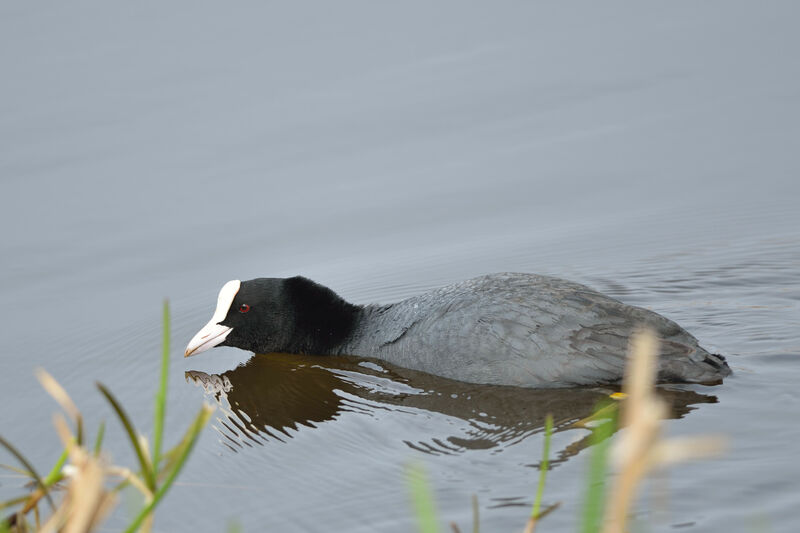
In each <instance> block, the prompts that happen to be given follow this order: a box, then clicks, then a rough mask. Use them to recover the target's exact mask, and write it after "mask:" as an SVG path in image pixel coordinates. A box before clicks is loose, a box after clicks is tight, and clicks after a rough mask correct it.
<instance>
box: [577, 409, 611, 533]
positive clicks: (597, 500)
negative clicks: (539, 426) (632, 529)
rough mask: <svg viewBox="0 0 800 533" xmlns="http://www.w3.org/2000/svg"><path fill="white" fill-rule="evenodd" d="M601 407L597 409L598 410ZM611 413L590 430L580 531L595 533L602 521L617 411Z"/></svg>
mask: <svg viewBox="0 0 800 533" xmlns="http://www.w3.org/2000/svg"><path fill="white" fill-rule="evenodd" d="M600 410H601V409H597V411H600ZM609 414H611V420H609V421H605V422H602V423H601V424H600V425H598V426H597V427H595V428H594V429H593V430H592V437H591V449H592V455H591V457H590V459H589V477H588V480H587V486H586V496H585V501H584V504H583V519H582V522H581V532H582V533H596V532H597V531H600V529H601V526H602V525H603V524H602V521H603V514H604V510H605V501H606V487H605V478H606V471H607V469H608V456H609V452H610V450H611V436H612V435H613V434H614V430H615V429H616V427H617V416H616V415H617V411H616V409H614V410H613V412H611V413H609Z"/></svg>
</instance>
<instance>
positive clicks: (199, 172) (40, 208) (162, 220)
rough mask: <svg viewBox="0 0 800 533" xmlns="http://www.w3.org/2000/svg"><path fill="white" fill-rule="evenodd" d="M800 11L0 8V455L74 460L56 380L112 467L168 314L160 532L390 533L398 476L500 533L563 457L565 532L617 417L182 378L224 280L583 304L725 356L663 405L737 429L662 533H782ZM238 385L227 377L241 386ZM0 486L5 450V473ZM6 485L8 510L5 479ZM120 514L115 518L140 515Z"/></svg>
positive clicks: (327, 366)
mask: <svg viewBox="0 0 800 533" xmlns="http://www.w3.org/2000/svg"><path fill="white" fill-rule="evenodd" d="M797 15H798V9H797V7H796V6H795V4H793V3H791V2H785V3H777V2H776V3H771V4H769V6H766V5H760V4H755V3H731V2H706V3H703V4H702V5H699V4H685V5H683V4H681V5H675V4H670V5H650V6H645V5H643V4H637V5H635V6H634V5H624V6H623V5H622V4H613V3H612V4H609V3H603V4H602V5H600V4H595V3H588V2H587V3H585V4H583V5H575V4H569V5H567V4H564V5H561V4H559V5H549V6H548V5H541V4H525V5H521V4H511V3H509V4H504V5H491V6H490V5H488V4H486V5H481V4H471V5H464V4H463V3H441V4H437V5H435V6H431V5H429V4H428V3H409V2H405V3H403V4H402V5H401V4H398V5H394V6H386V5H380V6H379V5H376V4H373V3H366V2H365V3H341V2H339V3H336V4H324V3H323V4H321V5H317V6H314V7H313V8H312V7H310V6H301V5H294V4H292V5H273V4H262V3H255V2H253V3H243V4H239V5H237V6H235V7H231V6H222V5H219V4H215V3H212V2H199V3H198V2H192V3H183V4H182V3H180V2H173V3H171V4H169V5H160V4H159V5H158V6H156V5H155V4H152V5H146V4H137V5H136V6H124V7H120V6H116V5H110V4H106V3H102V2H84V3H82V4H80V5H76V4H72V5H66V4H65V5H61V4H55V3H51V4H27V3H25V4H23V3H17V4H12V3H6V4H4V5H3V6H2V7H0V66H1V67H2V72H3V77H2V83H0V117H2V121H0V187H1V189H0V222H2V227H3V228H4V231H3V234H2V256H0V268H1V269H2V270H0V272H1V273H2V275H1V276H0V294H1V295H2V305H0V323H2V324H3V335H2V341H0V342H2V344H1V345H0V357H2V371H0V405H3V408H2V411H0V412H1V413H2V422H3V423H2V434H3V436H5V437H7V438H8V439H10V440H11V441H12V442H14V443H16V444H17V445H18V446H19V447H20V448H21V449H23V450H24V451H25V452H26V454H28V455H29V456H30V457H31V458H32V459H33V460H34V461H35V462H36V463H37V464H39V465H41V467H42V468H43V469H44V468H45V467H46V466H47V465H49V464H50V462H51V461H53V460H54V458H55V456H56V455H57V453H58V451H59V446H58V441H57V438H56V436H55V433H54V432H53V431H52V429H51V427H50V426H51V424H50V414H51V412H52V411H53V410H54V409H55V408H56V407H55V404H54V403H53V401H52V400H51V399H49V397H47V396H46V394H45V393H44V392H43V391H41V390H40V388H39V387H38V385H37V383H36V381H35V378H34V377H33V370H34V368H36V367H44V368H46V369H47V370H48V371H50V372H51V373H52V374H53V375H54V376H55V377H56V378H58V379H59V380H60V381H61V383H63V384H64V385H65V387H66V388H67V389H68V390H69V391H70V393H71V394H72V396H73V398H74V399H75V401H76V402H77V403H78V405H79V406H80V407H81V408H82V410H83V411H84V412H85V413H86V414H87V419H88V420H87V423H88V424H89V426H90V427H95V426H96V424H97V423H98V422H99V421H100V420H101V419H106V420H107V421H108V422H109V429H108V432H107V445H108V448H109V449H110V450H112V452H113V454H114V458H115V459H116V460H117V461H118V462H121V463H124V464H133V457H132V456H131V454H130V452H129V451H128V450H127V445H126V444H125V442H124V436H123V434H122V431H121V428H119V427H118V426H117V423H116V421H115V420H114V419H113V418H112V414H111V413H110V411H109V409H108V408H107V406H106V405H105V404H104V402H103V400H102V399H101V397H100V395H99V393H97V391H96V390H95V388H94V381H95V380H99V381H102V382H103V383H105V384H106V385H108V386H109V387H110V388H111V389H112V390H113V391H115V393H116V394H117V395H118V396H119V398H120V399H121V401H122V402H123V403H124V404H125V405H126V407H127V408H128V410H129V412H130V414H131V416H132V417H133V418H134V420H136V421H137V423H138V424H139V425H140V428H141V429H142V430H143V431H146V432H149V431H150V429H151V428H150V426H149V422H148V421H149V420H150V419H151V414H152V397H153V393H154V388H155V385H156V375H157V372H158V353H159V345H160V305H161V300H162V298H164V297H169V298H170V301H171V303H172V309H173V338H174V344H175V346H174V349H173V352H174V357H173V359H172V361H171V376H170V393H169V410H168V414H167V432H166V438H167V442H174V441H175V440H176V439H177V438H178V437H179V435H180V434H181V432H182V431H183V429H184V427H185V426H186V425H187V424H188V421H189V419H190V417H191V416H192V415H193V414H194V413H195V412H196V411H197V409H198V407H199V405H200V402H201V400H202V399H204V398H205V399H207V400H208V401H211V402H212V403H214V404H215V405H217V406H218V409H217V412H216V414H215V415H214V418H213V419H212V423H211V424H210V426H209V427H208V428H207V430H206V431H205V432H204V433H203V436H202V438H201V440H200V442H199V444H198V447H197V449H196V451H195V453H194V455H193V456H192V458H191V460H190V462H189V463H188V465H187V468H186V470H185V471H184V473H183V474H182V475H181V477H180V480H179V483H178V485H177V486H176V487H175V488H174V489H173V491H172V492H171V493H170V494H169V497H168V498H167V499H166V500H165V502H164V504H163V506H162V507H161V508H159V510H158V512H157V518H156V530H157V531H184V530H191V529H196V530H203V531H206V530H209V531H222V530H224V529H225V527H226V525H227V524H228V523H229V522H230V521H231V520H236V521H239V522H240V523H241V524H242V525H243V526H244V529H245V531H261V530H264V529H269V530H273V531H320V530H327V531H409V530H412V528H413V525H412V520H413V519H412V517H411V513H410V511H409V507H408V499H407V490H406V485H405V481H404V471H405V468H406V465H407V464H409V463H410V462H413V461H419V462H422V463H423V464H424V465H425V467H426V468H427V470H428V472H429V474H430V476H431V478H432V483H433V485H434V487H435V490H436V495H437V505H438V507H439V510H440V512H441V515H442V517H443V519H444V520H447V521H451V520H452V521H456V522H458V523H459V524H461V527H462V529H466V528H467V525H468V523H469V520H470V515H471V508H470V496H471V495H472V494H477V495H478V498H479V501H480V510H481V516H482V521H483V525H484V529H485V530H486V531H516V530H518V529H520V528H521V527H522V524H524V521H525V519H526V516H527V513H528V505H529V504H530V502H531V500H532V497H533V493H534V486H535V483H536V480H537V477H538V471H537V470H536V464H537V462H538V460H539V455H540V450H541V428H542V421H543V417H544V415H545V413H546V412H553V413H554V415H555V418H556V422H557V425H558V427H559V431H558V432H557V433H556V434H555V436H554V442H553V450H554V452H555V453H557V456H556V457H557V458H556V462H555V465H556V466H555V467H554V469H553V470H552V472H551V474H550V476H549V478H548V485H547V489H546V492H545V502H544V503H545V504H551V503H554V502H562V506H561V508H560V509H559V510H557V511H556V512H555V513H553V514H551V515H550V516H548V517H547V519H546V522H545V523H544V524H543V527H544V526H545V525H546V527H545V529H546V530H547V531H574V530H575V529H576V517H577V516H578V513H579V509H580V505H581V498H582V489H583V485H584V479H585V473H586V466H587V453H586V449H585V447H586V444H587V443H586V440H585V439H586V436H587V432H586V431H585V430H583V429H577V428H574V427H570V425H571V424H572V423H573V422H574V421H576V420H578V419H580V418H581V417H583V416H586V414H587V413H588V412H589V411H590V410H591V406H592V405H593V402H594V401H595V399H596V397H597V396H599V395H602V391H600V392H597V391H557V392H553V391H549V392H546V393H542V392H539V391H528V390H514V389H503V388H492V387H487V388H484V387H476V386H472V385H469V386H467V385H463V384H458V383H452V382H447V381H444V380H441V379H436V378H433V377H430V376H425V375H420V374H417V373H413V372H408V371H405V370H403V369H396V368H389V367H387V366H383V365H378V366H376V365H373V364H370V365H364V364H360V363H361V362H360V361H358V360H348V359H329V360H324V361H322V360H306V359H302V360H296V361H295V360H286V359H281V358H265V357H257V358H255V359H250V355H249V354H247V353H245V352H241V351H236V350H232V349H215V350H214V351H212V352H209V353H206V354H202V355H201V356H198V357H195V358H192V359H189V360H184V359H182V358H181V356H180V353H181V350H182V348H183V346H184V345H185V343H186V342H188V340H189V339H190V338H191V336H192V335H193V334H194V333H195V332H196V331H197V329H198V328H199V327H201V326H202V325H203V324H205V322H206V321H207V320H208V317H209V316H210V315H211V313H212V311H213V306H214V302H215V298H216V293H217V291H218V290H219V288H220V286H221V285H222V283H224V282H225V281H227V280H229V279H232V278H238V279H248V278H251V277H256V276H284V275H294V274H303V275H306V276H309V277H311V278H313V279H315V280H317V281H319V282H322V283H325V284H326V285H329V286H330V287H332V288H334V289H335V290H337V291H338V292H340V294H342V295H343V296H344V297H346V298H348V299H350V300H352V301H355V302H359V303H364V302H373V301H374V302H389V301H392V300H395V299H398V298H401V297H404V296H409V295H412V294H416V293H418V292H420V291H422V290H425V289H428V288H432V287H436V286H439V285H442V284H445V283H448V282H451V281H456V280H460V279H464V278H466V277H469V276H473V275H478V274H482V273H487V272H494V271H507V270H512V271H530V272H537V273H543V274H551V275H558V276H562V277H566V278H569V279H572V280H574V281H578V282H582V283H587V284H589V285H591V286H593V287H595V288H597V289H599V290H602V291H604V292H606V293H608V294H610V295H612V296H615V297H617V298H620V299H622V300H623V301H625V302H628V303H631V304H636V305H642V306H646V307H649V308H652V309H654V310H656V311H658V312H661V313H663V314H665V315H667V316H669V317H670V318H672V319H674V320H676V321H678V322H679V323H680V324H681V325H683V326H684V327H686V328H687V329H689V330H690V331H691V332H692V333H694V334H695V335H696V336H697V337H698V338H699V339H701V341H702V342H703V344H704V345H705V346H706V347H708V348H711V349H714V350H716V351H719V352H721V353H724V354H726V355H727V356H728V358H729V361H730V363H731V366H732V368H733V370H734V376H733V377H732V378H730V379H728V380H726V382H725V384H724V385H722V386H719V387H702V386H675V387H670V388H668V389H665V391H664V394H665V395H667V396H668V398H669V400H670V403H671V405H672V418H671V419H670V420H669V421H667V422H666V423H665V426H666V431H667V433H668V434H669V435H676V436H689V435H697V434H705V433H722V434H727V435H729V437H730V439H731V447H730V449H729V451H728V452H727V453H726V454H725V455H724V456H722V457H720V458H718V459H715V460H709V461H703V462H698V463H693V464H691V465H686V466H679V467H676V468H674V469H672V470H670V472H669V474H668V480H667V481H666V484H667V485H668V487H669V504H668V506H667V508H666V509H664V510H662V509H660V508H659V507H658V506H657V505H653V504H652V502H650V501H649V500H647V499H644V500H643V501H641V502H640V503H639V504H638V506H637V515H636V516H637V519H638V520H640V521H643V522H651V523H652V525H651V529H652V530H654V531H671V530H672V529H673V528H674V527H677V526H681V527H682V528H684V529H687V530H690V531H691V530H693V531H704V532H705V531H720V532H722V531H725V532H727V531H752V530H771V531H791V530H793V529H794V527H795V524H796V523H797V521H798V512H797V505H796V503H797V495H798V494H799V493H800V481H798V480H799V479H800V466H798V462H797V461H796V454H795V452H794V449H795V448H794V447H795V446H796V444H795V443H796V442H797V441H798V440H799V439H800V429H798V428H800V424H798V422H800V395H799V394H798V392H797V386H796V382H797V380H798V378H799V377H800V369H798V364H797V355H798V353H800V335H799V334H798V331H799V329H798V326H800V304H799V303H798V301H799V300H800V215H799V214H798V209H797V205H798V200H799V199H800V181H799V180H798V179H797V176H798V174H800V172H799V171H800V158H798V156H797V153H798V152H797V149H796V140H797V139H798V138H799V137H800V136H799V134H800V131H799V130H800V126H798V125H800V105H798V104H799V103H800V72H799V71H800V64H798V62H797V61H796V53H795V51H796V50H797V49H798V45H799V44H800V43H799V42H798V41H800V37H798V33H797V31H796V24H795V22H794V21H796V20H797ZM240 365H243V366H240ZM0 462H4V463H7V462H11V458H10V457H7V456H6V455H2V454H0ZM2 476H3V477H0V498H4V497H9V496H12V495H16V494H17V493H18V492H19V490H20V486H21V484H22V480H20V479H19V478H16V477H14V476H10V475H5V474H3V475H2ZM126 519H127V511H126V510H125V506H123V507H122V509H121V510H120V511H119V512H118V513H117V514H116V515H115V516H113V517H112V519H111V520H110V521H109V526H110V529H112V530H113V529H115V528H119V527H122V526H123V525H124V524H125V523H126ZM760 528H761V529H760Z"/></svg>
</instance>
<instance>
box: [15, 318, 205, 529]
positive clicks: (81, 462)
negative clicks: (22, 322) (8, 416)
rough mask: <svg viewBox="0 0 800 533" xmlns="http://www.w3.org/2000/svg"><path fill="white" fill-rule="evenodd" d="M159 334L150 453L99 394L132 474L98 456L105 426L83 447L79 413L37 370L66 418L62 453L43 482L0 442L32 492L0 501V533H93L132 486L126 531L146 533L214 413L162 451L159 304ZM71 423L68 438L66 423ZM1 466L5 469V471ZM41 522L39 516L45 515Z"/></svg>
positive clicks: (59, 423) (165, 366)
mask: <svg viewBox="0 0 800 533" xmlns="http://www.w3.org/2000/svg"><path fill="white" fill-rule="evenodd" d="M163 324H164V336H163V343H162V353H161V375H160V381H159V385H158V388H157V392H156V398H155V414H154V423H153V445H152V452H151V447H150V443H149V441H148V440H147V438H146V437H145V436H144V435H142V434H141V433H139V432H138V431H137V430H136V427H135V426H134V425H133V423H132V421H131V420H130V417H128V414H127V413H126V411H125V409H124V408H123V406H122V404H121V403H120V402H119V401H118V400H117V399H116V397H115V396H114V395H113V394H112V393H111V391H110V390H109V389H108V388H107V387H105V386H104V385H103V384H101V383H97V388H98V389H99V391H100V393H101V394H102V395H103V397H105V399H106V400H107V401H108V403H109V404H110V405H111V408H112V410H113V411H114V413H115V414H116V416H117V418H118V419H119V421H120V423H121V424H122V427H123V429H124V430H125V433H126V435H127V436H128V440H129V442H130V444H131V447H132V448H133V451H134V453H135V455H136V458H137V461H138V465H137V467H136V469H135V470H131V469H128V468H125V467H121V466H115V465H113V464H111V463H110V459H109V456H108V454H107V453H106V452H105V451H104V450H103V448H102V445H103V437H104V435H105V425H104V424H103V423H101V424H100V425H99V427H98V430H97V434H96V437H95V439H94V441H93V446H92V448H91V450H90V449H89V448H88V447H87V443H86V442H85V435H84V423H83V415H82V414H81V412H80V410H78V408H77V407H76V406H75V404H74V403H73V401H72V399H71V398H70V397H69V395H68V394H67V393H66V391H65V390H64V389H63V387H61V385H60V384H59V383H58V382H57V381H56V380H55V379H53V377H52V376H50V374H48V373H47V372H45V371H43V370H39V371H37V378H38V379H39V382H40V383H41V384H42V387H43V388H44V389H45V390H46V391H47V392H48V393H49V394H50V395H51V396H52V397H53V398H55V400H56V401H57V402H58V403H59V405H60V406H61V408H62V409H63V411H64V413H66V415H67V417H66V418H65V417H64V415H63V414H61V413H57V414H56V415H55V417H54V420H53V423H54V425H55V428H56V432H57V433H58V436H59V438H60V439H61V441H62V443H63V444H64V451H63V452H62V454H61V456H60V457H59V458H58V460H57V461H56V463H55V464H54V465H53V467H52V468H51V469H50V471H49V473H48V474H47V476H44V477H42V476H41V475H39V473H38V472H37V471H36V469H35V468H34V466H33V465H32V464H31V462H30V461H28V460H27V459H26V458H25V456H24V455H23V454H22V453H21V452H20V451H19V450H17V449H16V448H15V447H14V446H13V445H12V444H11V443H10V442H8V441H7V440H5V439H3V438H2V437H0V445H2V446H3V447H4V448H5V449H6V450H7V451H8V452H9V453H10V454H11V455H12V456H14V457H15V458H16V459H17V461H18V462H19V463H20V465H21V467H22V468H15V467H12V466H6V468H9V469H11V470H13V471H15V472H19V473H22V474H24V475H26V476H28V477H30V478H31V479H32V480H33V481H34V482H35V489H34V490H33V491H32V492H30V493H29V494H26V495H22V496H20V497H17V498H12V499H10V500H7V501H4V502H0V512H3V513H7V512H9V510H12V512H11V514H10V515H8V516H7V517H6V518H5V519H2V520H0V533H6V532H8V533H18V532H22V531H29V530H32V529H34V528H35V529H36V530H37V531H64V532H65V533H73V532H75V533H77V532H84V531H94V530H95V529H97V528H98V527H99V526H100V524H101V523H102V522H103V520H104V519H105V518H106V517H107V516H108V514H109V513H110V512H111V510H112V509H113V508H114V506H115V504H116V501H117V494H118V493H119V491H120V490H122V489H123V488H124V487H126V486H128V485H131V486H133V487H135V488H136V489H137V490H138V491H139V492H141V493H142V496H143V504H142V507H141V509H139V510H138V511H137V512H136V515H135V516H134V518H133V520H132V521H131V523H130V524H129V525H128V527H127V528H126V529H125V531H126V533H127V532H134V531H149V530H150V528H151V526H152V521H153V511H154V510H155V508H156V506H157V505H158V504H159V503H160V502H161V501H162V500H163V498H164V496H165V495H166V493H167V492H168V491H169V489H170V487H172V484H173V482H174V481H175V478H176V477H177V476H178V474H179V473H180V471H181V469H182V468H183V465H184V464H185V463H186V460H187V458H188V457H189V454H190V453H191V451H192V449H193V447H194V444H195V443H196V442H197V438H198V437H199V435H200V432H201V430H202V429H203V427H204V426H205V425H206V423H207V422H208V419H209V418H210V416H211V413H212V412H213V408H212V407H210V406H208V405H203V407H202V408H201V409H200V411H199V412H198V413H197V415H196V416H195V418H194V420H193V421H192V423H191V424H190V425H189V427H188V429H187V430H186V432H185V433H184V435H183V437H182V438H181V440H180V441H178V443H177V444H176V445H175V446H174V447H172V448H171V449H169V450H168V451H166V452H163V453H162V438H163V432H164V417H165V414H166V402H167V376H168V370H169V306H168V303H167V302H164V315H163ZM67 418H68V419H69V420H70V421H71V422H72V426H73V427H74V432H73V431H72V429H71V428H70V425H69V424H68V422H67ZM4 466H5V465H4ZM57 488H60V489H63V492H64V495H63V497H62V498H61V502H60V503H59V504H58V505H56V504H55V502H54V500H53V495H52V494H51V493H52V492H54V491H55V490H56V489H57ZM43 500H44V501H46V502H47V504H48V505H47V510H46V511H42V510H41V509H40V506H41V504H42V501H43ZM46 513H48V514H47V516H46V518H43V516H45V514H46Z"/></svg>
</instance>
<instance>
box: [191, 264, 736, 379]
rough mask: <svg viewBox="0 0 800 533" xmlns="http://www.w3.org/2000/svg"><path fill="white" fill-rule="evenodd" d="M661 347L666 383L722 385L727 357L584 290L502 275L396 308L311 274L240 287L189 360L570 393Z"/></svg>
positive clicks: (229, 287) (222, 299)
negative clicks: (239, 354) (384, 366)
mask: <svg viewBox="0 0 800 533" xmlns="http://www.w3.org/2000/svg"><path fill="white" fill-rule="evenodd" d="M638 328H649V329H651V330H653V331H654V332H655V333H656V335H658V336H659V337H660V339H661V343H660V354H659V358H658V379H659V381H662V382H692V383H707V384H710V383H719V382H720V381H721V380H722V378H723V377H725V376H728V375H729V374H730V373H731V370H730V368H729V367H728V364H727V363H726V362H725V358H724V357H722V356H721V355H713V354H711V353H709V352H707V351H706V350H705V349H703V348H701V347H700V346H699V345H698V341H697V339H695V338H694V337H693V336H692V335H691V334H689V333H688V332H687V331H686V330H684V329H683V328H681V327H680V326H679V325H678V324H676V323H675V322H673V321H671V320H669V319H667V318H664V317H663V316H661V315H659V314H657V313H654V312H652V311H648V310H647V309H642V308H640V307H634V306H630V305H626V304H624V303H622V302H619V301H618V300H615V299H613V298H610V297H608V296H605V295H603V294H600V293H599V292H597V291H594V290H592V289H590V288H589V287H586V286H584V285H580V284H577V283H572V282H569V281H565V280H562V279H558V278H553V277H549V276H540V275H535V274H518V273H500V274H489V275H486V276H480V277H477V278H473V279H470V280H466V281H462V282H460V283H455V284H453V285H448V286H446V287H443V288H440V289H436V290H433V291H430V292H426V293H424V294H421V295H418V296H413V297H411V298H407V299H405V300H402V301H400V302H397V303H393V304H389V305H366V306H360V305H354V304H351V303H349V302H347V301H345V300H344V299H342V298H341V297H340V296H338V295H337V294H336V293H335V292H333V291H332V290H331V289H329V288H327V287H324V286H322V285H319V284H318V283H315V282H313V281H311V280H309V279H307V278H304V277H300V276H297V277H293V278H285V279H284V278H257V279H253V280H249V281H244V282H242V281H239V280H232V281H229V282H228V283H226V284H225V285H224V286H223V287H222V290H220V293H219V298H218V300H217V308H216V311H215V312H214V316H213V317H212V318H211V321H210V322H209V323H208V324H206V326H205V327H204V328H203V329H201V330H200V332H198V333H197V335H195V336H194V338H193V339H192V340H191V342H189V345H188V346H187V347H186V352H185V356H186V357H188V356H190V355H194V354H197V353H200V352H203V351H205V350H208V349H210V348H213V347H214V346H234V347H237V348H242V349H244V350H250V351H253V352H256V353H271V352H285V353H297V354H313V355H333V354H336V355H356V356H361V357H371V358H375V359H381V360H384V361H388V362H389V363H392V364H395V365H397V366H401V367H405V368H411V369H414V370H420V371H423V372H428V373H431V374H435V375H438V376H442V377H446V378H451V379H455V380H459V381H465V382H470V383H485V384H496V385H516V386H522V387H537V388H541V387H566V386H571V385H594V384H600V383H615V382H618V381H620V380H621V379H622V374H623V368H624V366H625V359H626V351H627V346H628V338H629V337H630V336H631V334H632V333H633V332H634V331H636V330H637V329H638Z"/></svg>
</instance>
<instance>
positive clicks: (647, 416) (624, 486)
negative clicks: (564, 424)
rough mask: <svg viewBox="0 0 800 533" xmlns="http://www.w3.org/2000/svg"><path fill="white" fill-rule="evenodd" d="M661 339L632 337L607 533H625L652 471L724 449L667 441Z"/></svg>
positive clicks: (646, 334) (718, 443)
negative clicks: (659, 383)
mask: <svg viewBox="0 0 800 533" xmlns="http://www.w3.org/2000/svg"><path fill="white" fill-rule="evenodd" d="M657 354H658V340H657V338H656V336H655V334H654V333H653V332H652V331H641V332H638V333H636V334H635V335H634V336H633V337H632V338H631V345H630V350H629V353H628V364H627V365H626V369H625V378H624V381H623V391H624V392H625V394H626V395H627V398H626V400H625V401H624V402H623V403H622V407H621V421H622V423H623V425H624V426H625V427H626V430H625V431H624V432H622V433H621V434H620V435H619V438H618V439H617V442H616V443H615V445H614V447H613V449H612V457H611V458H612V461H613V463H614V464H615V465H616V466H617V467H618V469H619V475H618V476H617V479H616V480H615V482H614V485H613V488H612V490H611V492H610V493H609V499H608V504H607V506H606V516H605V521H604V527H603V531H604V533H623V532H624V531H625V526H626V523H627V519H628V515H629V513H630V507H631V504H632V502H633V499H634V497H635V495H636V488H637V486H638V485H639V483H640V482H641V480H642V478H644V476H645V475H646V474H647V473H648V472H650V471H651V470H653V469H655V468H658V467H662V466H666V465H669V464H674V463H676V462H681V461H685V460H688V459H694V458H698V457H705V456H710V455H716V454H718V453H719V452H720V451H721V450H722V448H723V445H724V439H722V438H721V437H695V438H680V439H670V440H663V439H662V438H661V420H662V419H663V418H665V415H666V414H667V406H666V404H665V403H664V401H663V400H662V399H660V398H659V397H658V396H656V394H655V381H656V374H657V359H656V358H657Z"/></svg>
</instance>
